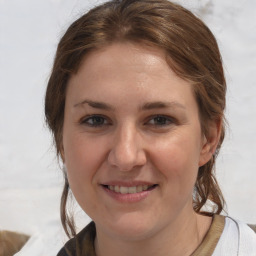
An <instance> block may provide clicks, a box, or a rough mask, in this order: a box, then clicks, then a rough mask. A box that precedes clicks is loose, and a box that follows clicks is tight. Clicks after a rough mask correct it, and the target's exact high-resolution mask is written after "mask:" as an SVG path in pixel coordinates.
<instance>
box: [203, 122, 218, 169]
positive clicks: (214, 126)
mask: <svg viewBox="0 0 256 256" xmlns="http://www.w3.org/2000/svg"><path fill="white" fill-rule="evenodd" d="M207 130H208V131H207V134H204V135H203V137H202V148H201V154H200V159H199V164H198V165H199V167H201V166H203V165H204V164H206V163H207V162H208V161H209V160H210V159H211V158H212V156H213V154H214V153H215V151H216V148H217V146H218V143H219V140H220V135H221V130H222V122H221V120H217V121H210V122H209V123H208V129H207Z"/></svg>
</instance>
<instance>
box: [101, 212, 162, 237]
mask: <svg viewBox="0 0 256 256" xmlns="http://www.w3.org/2000/svg"><path fill="white" fill-rule="evenodd" d="M155 224H156V223H155ZM103 225H106V222H105V223H104V224H103ZM105 228H106V230H108V232H111V234H112V235H113V236H117V237H119V238H122V239H125V240H129V241H139V240H143V239H146V238H148V237H150V236H152V235H153V234H154V233H155V232H157V229H158V228H157V225H154V219H152V218H145V216H144V215H143V216H138V214H134V213H132V214H131V213H126V214H123V216H120V217H119V218H118V219H115V221H113V222H111V221H110V222H109V223H108V227H106V226H105Z"/></svg>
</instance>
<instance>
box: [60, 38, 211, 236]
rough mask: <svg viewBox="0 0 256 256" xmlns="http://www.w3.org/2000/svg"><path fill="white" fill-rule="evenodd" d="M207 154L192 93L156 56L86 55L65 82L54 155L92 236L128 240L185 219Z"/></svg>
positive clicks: (126, 52) (136, 50) (137, 49)
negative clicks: (58, 151) (93, 229)
mask: <svg viewBox="0 0 256 256" xmlns="http://www.w3.org/2000/svg"><path fill="white" fill-rule="evenodd" d="M207 148H208V147H207V141H206V139H205V137H204V136H203V135H202V133H201V128H200V122H199V114H198V106H197V103H196V101H195V98H194V96H193V92H192V86H191V85H190V84H189V83H188V82H187V81H184V80H182V79H181V78H179V77H178V76H177V75H176V74H175V73H174V72H173V71H172V70H171V69H170V67H169V66H168V65H167V63H166V61H165V55H164V53H163V52H162V51H161V50H159V49H156V48H150V47H146V46H142V45H137V44H129V43H123V44H121V43H120V44H113V45H111V46H108V47H106V48H104V49H102V50H97V51H94V52H91V53H90V54H89V55H87V56H86V58H85V59H84V61H83V62H82V64H81V66H80V69H79V70H78V72H77V73H76V74H74V75H73V76H72V77H71V79H70V81H69V83H68V88H67V94H66V105H65V117H64V128H63V152H62V156H63V159H64V162H65V164H66V166H67V174H68V180H69V184H70V187H71V189H72V192H73V194H74V196H75V198H76V200H77V201H78V203H79V204H80V206H81V207H82V209H83V210H84V211H85V212H86V213H87V214H88V215H89V216H90V217H91V218H92V219H93V220H94V221H95V222H96V225H97V231H98V230H101V231H102V232H105V233H108V234H109V235H114V234H115V235H118V236H119V237H120V236H125V237H127V238H131V239H136V238H142V237H146V236H150V235H153V234H155V233H156V232H158V231H160V230H161V229H164V228H166V227H168V226H169V225H172V223H174V222H175V221H178V220H179V221H180V222H182V221H184V219H186V218H189V217H190V216H191V214H193V208H192V192H193V187H194V184H195V181H196V177H197V172H198V168H199V166H201V165H203V164H204V163H206V162H207V161H208V160H209V158H210V153H209V152H208V151H209V150H207Z"/></svg>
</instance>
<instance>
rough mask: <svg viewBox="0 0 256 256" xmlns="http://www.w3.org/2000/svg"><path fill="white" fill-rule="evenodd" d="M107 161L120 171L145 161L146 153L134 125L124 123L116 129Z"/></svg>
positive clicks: (127, 169)
mask: <svg viewBox="0 0 256 256" xmlns="http://www.w3.org/2000/svg"><path fill="white" fill-rule="evenodd" d="M108 162H109V164H110V165H112V166H115V167H117V168H118V170H120V171H130V170H133V169H134V168H135V167H139V166H143V165H144V164H145V163H146V153H145V150H144V149H143V147H142V139H141V138H140V135H139V133H138V131H137V130H136V127H134V126H133V125H125V126H123V127H120V128H119V129H117V131H116V132H115V135H114V139H113V141H112V146H111V150H110V152H109V155H108Z"/></svg>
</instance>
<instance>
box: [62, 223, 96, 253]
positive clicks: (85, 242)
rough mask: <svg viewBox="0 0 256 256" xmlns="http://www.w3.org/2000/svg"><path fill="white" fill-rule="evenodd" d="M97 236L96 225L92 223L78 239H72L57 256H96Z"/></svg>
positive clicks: (81, 232) (77, 236) (78, 235)
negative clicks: (95, 241) (95, 242)
mask: <svg viewBox="0 0 256 256" xmlns="http://www.w3.org/2000/svg"><path fill="white" fill-rule="evenodd" d="M95 235H96V228H95V223H94V222H90V223H89V224H88V225H87V226H86V227H85V228H84V229H83V230H82V231H80V232H79V233H78V234H77V235H76V237H74V238H72V239H70V240H69V241H68V242H67V243H66V244H65V245H64V247H63V248H62V249H61V250H60V251H59V253H58V254H57V256H76V255H80V254H81V255H84V256H95V252H94V239H95Z"/></svg>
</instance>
